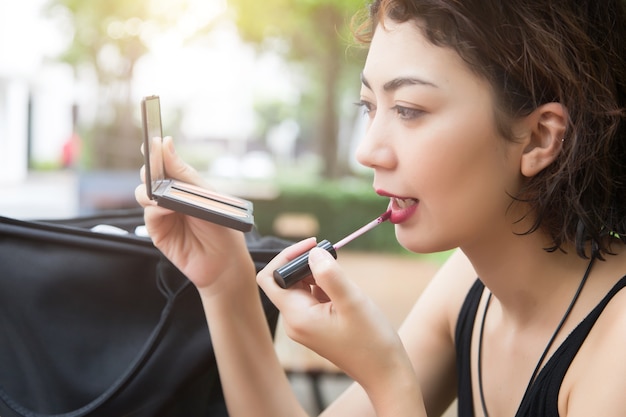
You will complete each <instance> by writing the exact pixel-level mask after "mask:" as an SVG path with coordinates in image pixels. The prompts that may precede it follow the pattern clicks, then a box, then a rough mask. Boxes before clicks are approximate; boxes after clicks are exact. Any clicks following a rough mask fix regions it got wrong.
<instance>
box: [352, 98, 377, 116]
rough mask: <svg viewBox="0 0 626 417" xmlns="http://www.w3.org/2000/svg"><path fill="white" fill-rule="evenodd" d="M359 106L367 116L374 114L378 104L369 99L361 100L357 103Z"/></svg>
mask: <svg viewBox="0 0 626 417" xmlns="http://www.w3.org/2000/svg"><path fill="white" fill-rule="evenodd" d="M354 104H356V105H357V106H358V107H360V108H361V112H362V113H363V114H364V115H365V116H370V117H371V116H372V113H373V112H374V111H375V110H376V106H374V105H373V104H372V103H370V102H369V101H365V100H360V101H358V102H356V103H354Z"/></svg>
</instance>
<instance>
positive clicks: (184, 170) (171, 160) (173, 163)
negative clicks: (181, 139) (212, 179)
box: [162, 136, 202, 185]
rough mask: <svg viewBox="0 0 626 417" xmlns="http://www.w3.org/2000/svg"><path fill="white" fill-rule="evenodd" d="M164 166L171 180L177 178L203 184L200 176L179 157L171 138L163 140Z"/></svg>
mask: <svg viewBox="0 0 626 417" xmlns="http://www.w3.org/2000/svg"><path fill="white" fill-rule="evenodd" d="M162 152H163V153H162V154H163V164H164V165H165V172H166V173H167V176H168V177H169V178H175V179H177V180H180V181H184V182H188V183H190V184H198V185H199V184H202V178H201V177H200V174H198V172H197V171H196V170H195V169H193V168H192V167H191V166H190V165H188V164H187V163H185V161H183V160H182V158H180V156H178V154H177V153H176V149H175V148H174V141H173V140H172V138H171V137H170V136H166V137H164V138H163V149H162Z"/></svg>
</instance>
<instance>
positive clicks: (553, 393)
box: [455, 276, 626, 417]
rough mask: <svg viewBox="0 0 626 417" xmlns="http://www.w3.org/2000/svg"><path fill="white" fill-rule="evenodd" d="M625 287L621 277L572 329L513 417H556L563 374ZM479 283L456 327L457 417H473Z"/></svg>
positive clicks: (473, 289)
mask: <svg viewBox="0 0 626 417" xmlns="http://www.w3.org/2000/svg"><path fill="white" fill-rule="evenodd" d="M624 287H626V276H625V277H623V278H622V279H621V280H619V282H618V283H617V284H615V286H614V287H613V288H612V289H611V291H609V293H608V294H607V295H606V296H605V297H604V299H602V301H600V303H599V304H598V305H597V306H596V307H595V308H594V309H593V310H592V311H591V312H590V313H589V315H588V316H587V317H585V319H584V320H583V321H582V322H580V324H579V325H578V326H577V327H576V328H575V329H574V331H573V332H572V333H570V335H569V336H568V337H567V338H566V339H565V341H564V342H563V344H561V346H559V348H558V349H557V351H556V352H555V353H554V354H553V355H552V357H550V359H549V360H548V362H546V364H545V366H544V367H543V369H542V370H541V371H540V372H539V375H537V378H536V380H535V383H534V384H532V386H531V387H530V389H529V391H528V393H527V395H526V396H525V399H524V401H523V402H522V404H520V406H519V408H518V410H517V413H516V414H515V417H526V416H528V417H558V416H559V411H558V398H559V390H560V389H561V383H562V382H563V378H564V377H565V373H566V372H567V369H568V368H569V366H570V364H571V363H572V361H573V360H574V357H575V356H576V354H577V353H578V350H579V349H580V347H581V346H582V344H583V342H584V341H585V339H586V337H587V335H588V334H589V332H590V331H591V328H592V327H593V325H594V324H595V322H596V320H597V319H598V317H599V316H600V314H601V313H602V311H603V310H604V308H605V307H606V305H607V304H608V303H609V301H611V299H612V298H613V296H614V295H615V294H617V292H619V290H621V289H622V288H624ZM484 288H485V287H484V285H483V283H482V282H481V281H480V280H476V282H475V283H474V285H473V286H472V288H471V289H470V291H469V293H468V294H467V297H466V298H465V301H464V303H463V306H462V307H461V311H460V313H459V319H458V322H457V325H456V341H455V344H456V368H457V375H458V416H459V417H473V416H474V400H473V397H472V380H471V368H470V363H471V358H470V352H471V348H470V346H471V342H472V330H473V328H474V321H475V320H476V312H477V310H478V305H479V304H480V298H481V295H482V293H483V290H484Z"/></svg>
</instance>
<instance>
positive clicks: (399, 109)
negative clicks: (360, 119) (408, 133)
mask: <svg viewBox="0 0 626 417" xmlns="http://www.w3.org/2000/svg"><path fill="white" fill-rule="evenodd" d="M354 104H355V105H356V106H357V107H359V108H360V109H361V113H362V114H363V115H365V116H368V117H369V118H370V119H371V118H373V117H374V115H375V113H376V110H377V108H376V105H374V104H373V103H371V102H369V101H367V100H359V101H357V102H356V103H354ZM390 110H391V111H393V112H394V113H395V114H396V116H397V117H398V118H399V119H401V120H407V121H410V120H415V119H417V118H419V117H421V116H423V115H424V114H426V112H425V111H423V110H420V109H416V108H412V107H406V106H400V105H398V104H396V105H395V106H393V107H391V108H390Z"/></svg>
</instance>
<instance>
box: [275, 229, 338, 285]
mask: <svg viewBox="0 0 626 417" xmlns="http://www.w3.org/2000/svg"><path fill="white" fill-rule="evenodd" d="M317 247H318V248H322V249H326V250H327V251H328V252H329V253H330V254H331V255H333V258H335V259H337V251H336V250H335V247H334V246H333V244H332V243H330V242H329V241H328V240H322V241H321V242H319V243H318V244H317ZM311 275H312V273H311V268H309V252H305V253H303V254H302V255H300V256H298V257H297V258H295V259H293V260H292V261H291V262H288V263H286V264H285V265H283V266H281V267H280V268H278V269H276V270H275V271H274V280H275V281H276V283H277V284H278V285H280V286H281V287H282V288H289V287H291V286H292V285H293V284H295V283H296V282H298V281H301V280H303V279H305V278H307V277H310V276H311Z"/></svg>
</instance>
